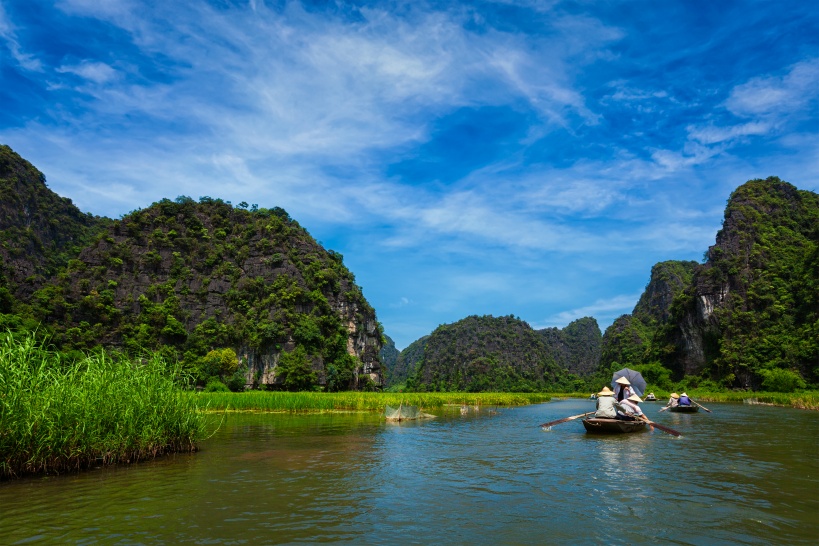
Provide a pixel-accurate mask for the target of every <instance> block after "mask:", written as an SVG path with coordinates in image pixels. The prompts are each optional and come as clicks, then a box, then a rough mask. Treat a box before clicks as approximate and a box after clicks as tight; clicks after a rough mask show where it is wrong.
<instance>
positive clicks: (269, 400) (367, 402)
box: [190, 391, 551, 412]
mask: <svg viewBox="0 0 819 546" xmlns="http://www.w3.org/2000/svg"><path fill="white" fill-rule="evenodd" d="M190 396H191V398H192V399H193V400H195V401H196V403H197V404H198V405H199V406H200V407H202V408H206V409H208V410H233V411H279V412H308V411H319V412H321V411H325V412H331V411H383V410H384V406H398V405H399V404H404V405H410V406H419V407H420V408H422V409H433V408H440V407H443V406H445V405H452V404H457V405H461V404H466V405H469V406H523V405H526V404H537V403H540V402H547V401H549V400H550V399H551V396H550V395H548V394H543V393H494V392H486V393H438V392H432V393H430V392H419V393H379V392H333V393H329V392H328V393H324V392H277V391H272V392H270V391H248V392H240V393H234V392H208V393H206V392H201V393H196V394H191V395H190Z"/></svg>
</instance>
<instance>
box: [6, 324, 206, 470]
mask: <svg viewBox="0 0 819 546" xmlns="http://www.w3.org/2000/svg"><path fill="white" fill-rule="evenodd" d="M175 371H176V370H173V369H168V366H166V364H165V362H164V361H163V360H162V359H161V358H159V357H149V358H148V359H147V360H145V361H144V362H138V363H137V362H133V361H129V360H127V359H125V358H121V357H116V356H114V357H112V356H109V355H106V354H104V353H102V352H100V353H96V354H90V355H87V356H86V357H84V358H83V359H82V360H80V361H77V362H71V363H69V362H65V361H64V360H63V359H62V357H61V355H60V353H57V352H53V351H49V350H48V349H46V348H45V347H44V346H42V345H41V344H39V343H38V342H36V341H35V339H34V337H33V336H31V337H28V338H25V339H22V340H15V339H13V337H12V336H11V334H0V479H3V478H9V477H15V476H20V475H22V474H29V473H49V472H63V471H68V470H74V469H80V468H84V467H88V466H91V465H97V464H111V463H123V462H135V461H139V460H143V459H147V458H152V457H156V456H158V455H162V454H165V453H170V452H179V451H194V450H195V449H196V441H197V440H198V439H200V438H201V437H202V436H203V434H204V427H205V418H204V414H203V412H202V411H201V409H200V407H199V406H198V405H197V404H196V403H194V401H193V400H192V399H191V398H190V396H189V395H187V394H185V393H184V392H183V391H182V390H181V389H180V388H179V386H178V385H177V384H176V383H175V381H174V374H175Z"/></svg>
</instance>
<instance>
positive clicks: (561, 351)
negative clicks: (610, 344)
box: [538, 317, 603, 377]
mask: <svg viewBox="0 0 819 546" xmlns="http://www.w3.org/2000/svg"><path fill="white" fill-rule="evenodd" d="M538 333H539V334H540V335H541V336H543V338H544V340H545V341H546V345H547V346H548V347H549V351H550V353H551V355H552V358H554V360H555V362H556V363H557V365H558V366H560V367H561V368H564V369H566V370H568V371H569V372H571V373H573V374H576V375H579V376H581V377H586V376H589V375H591V374H593V373H594V372H595V371H596V370H597V367H598V365H599V363H600V352H601V350H602V342H603V334H602V332H601V331H600V326H598V324H597V320H595V319H594V318H592V317H583V318H581V319H577V320H575V321H573V322H570V323H569V324H568V325H567V326H566V327H565V328H563V329H562V330H561V329H559V328H545V329H543V330H538Z"/></svg>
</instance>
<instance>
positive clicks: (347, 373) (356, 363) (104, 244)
mask: <svg viewBox="0 0 819 546" xmlns="http://www.w3.org/2000/svg"><path fill="white" fill-rule="evenodd" d="M0 243H2V244H0V259H1V260H0V281H2V284H0V313H11V314H14V315H13V316H16V317H17V318H16V319H14V320H12V322H14V323H15V324H18V325H21V324H24V323H25V324H38V323H39V324H40V325H41V328H40V329H41V330H43V331H47V333H48V334H49V335H50V336H51V342H53V343H54V344H55V345H56V346H57V347H58V348H59V349H61V350H63V351H65V352H68V353H70V352H71V351H73V350H75V349H80V350H84V349H90V348H93V347H97V346H103V347H108V348H118V349H120V350H124V351H127V352H129V353H140V352H143V351H156V352H159V353H161V354H162V355H164V356H166V357H168V358H169V359H170V360H172V361H174V360H179V361H181V362H182V363H183V364H184V365H185V366H187V368H188V369H189V370H191V371H192V373H199V374H205V375H204V376H201V377H200V380H202V381H204V380H207V379H208V378H209V377H210V376H212V375H213V374H217V375H219V376H220V377H221V378H222V379H225V377H224V376H223V375H222V373H221V372H219V370H212V369H210V368H208V366H207V365H206V364H203V362H204V360H205V359H206V358H205V357H206V355H207V354H208V353H209V351H211V350H217V349H219V350H222V349H226V348H229V349H233V350H234V351H235V352H236V353H237V354H238V356H239V358H240V359H241V364H242V365H243V366H244V368H242V369H244V370H245V379H246V383H247V384H248V385H255V386H259V385H264V384H270V385H276V384H279V382H280V379H281V377H280V373H279V366H278V364H279V362H280V358H281V356H282V355H283V354H285V353H291V352H293V351H295V350H296V349H298V354H299V355H304V357H303V365H304V366H303V367H302V360H299V359H300V358H302V357H301V356H299V357H298V358H297V359H296V360H294V361H293V362H295V364H293V365H292V366H291V368H293V369H292V370H291V373H293V374H306V375H307V376H309V375H310V374H309V373H308V372H309V371H310V369H312V372H311V373H314V374H315V377H316V380H317V382H318V383H319V384H321V385H323V386H325V387H326V388H329V389H330V390H342V389H346V388H368V387H373V386H380V385H382V384H383V377H382V374H381V365H380V361H379V356H378V353H379V351H380V349H381V339H382V337H381V336H382V332H381V326H380V325H379V323H378V321H377V320H376V315H375V311H374V310H373V308H372V307H371V306H370V305H369V303H368V302H367V301H366V299H364V296H363V294H362V291H361V288H360V287H359V286H357V285H356V284H355V277H354V276H353V274H352V273H351V272H350V271H349V270H348V269H347V268H346V267H344V264H343V258H342V256H341V255H340V254H338V253H335V252H333V251H327V250H325V249H324V248H322V247H321V245H319V244H318V243H317V242H316V241H315V240H314V239H313V238H312V237H311V236H310V235H309V234H308V233H307V231H306V230H304V229H303V228H302V227H301V226H299V224H298V223H297V222H296V221H295V220H293V219H292V218H290V216H289V215H288V214H287V213H286V212H285V211H284V210H282V209H280V208H273V209H264V208H262V209H259V208H258V207H257V206H256V205H254V206H253V207H251V208H250V209H248V207H247V205H245V204H242V206H240V207H233V206H231V205H230V204H229V203H225V202H223V201H221V200H219V199H211V198H209V197H204V198H201V199H200V200H199V202H195V201H194V200H192V199H190V198H187V197H179V198H177V199H176V200H175V201H171V200H169V199H163V200H162V201H160V202H158V203H155V204H153V205H152V206H151V207H149V208H147V209H145V210H137V211H135V212H133V213H131V214H129V215H127V216H126V217H124V218H123V219H122V220H118V221H115V220H110V219H107V218H97V217H92V216H90V215H87V214H83V213H81V212H80V211H79V210H78V209H77V208H76V207H75V206H73V205H72V204H71V201H70V200H68V199H64V198H61V197H59V196H57V195H56V194H54V193H53V192H51V191H50V190H49V189H48V188H47V187H46V185H45V177H44V176H43V175H42V173H40V172H39V171H37V169H35V168H34V167H33V166H32V165H31V164H30V163H28V162H26V161H25V160H23V159H22V158H21V157H20V156H19V155H17V154H15V153H14V152H13V151H12V150H11V149H10V148H8V147H7V146H0ZM18 312H19V313H22V314H21V315H19V316H17V315H16V313H18ZM41 333H42V332H41ZM305 368H306V369H305Z"/></svg>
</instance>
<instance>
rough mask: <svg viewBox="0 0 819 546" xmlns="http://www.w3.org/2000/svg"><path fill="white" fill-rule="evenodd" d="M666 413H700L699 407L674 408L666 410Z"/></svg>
mask: <svg viewBox="0 0 819 546" xmlns="http://www.w3.org/2000/svg"><path fill="white" fill-rule="evenodd" d="M668 411H670V412H673V413H697V412H698V411H700V408H699V406H675V407H673V408H668Z"/></svg>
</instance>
